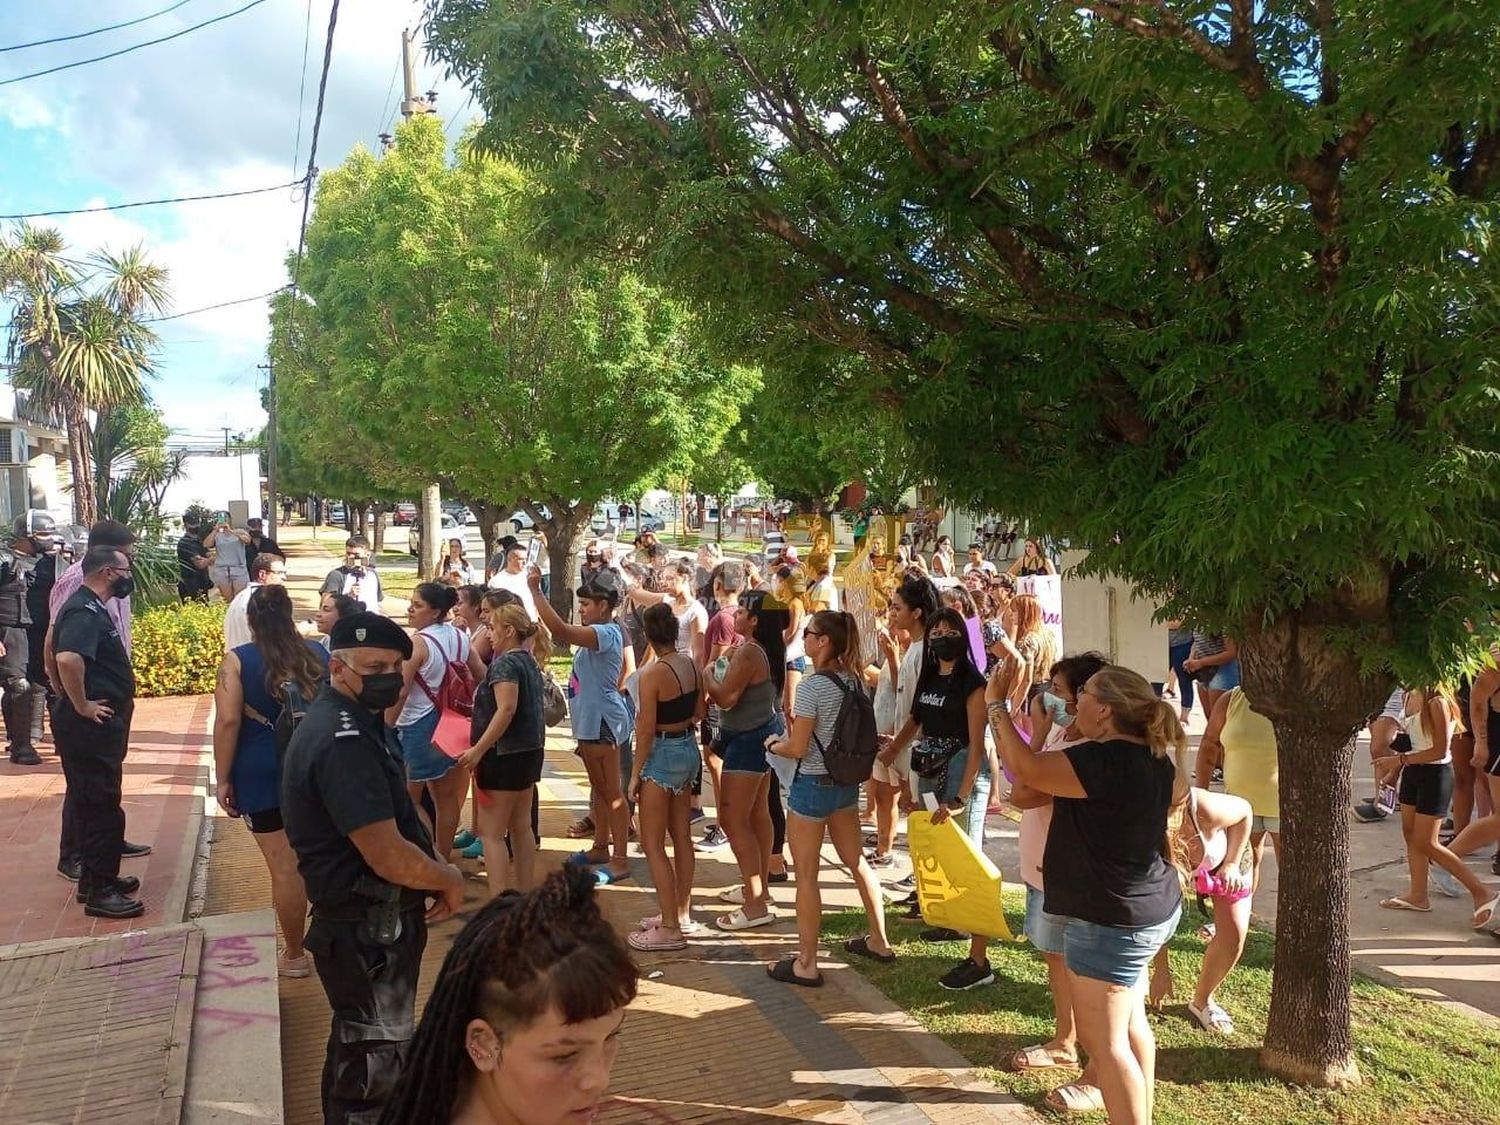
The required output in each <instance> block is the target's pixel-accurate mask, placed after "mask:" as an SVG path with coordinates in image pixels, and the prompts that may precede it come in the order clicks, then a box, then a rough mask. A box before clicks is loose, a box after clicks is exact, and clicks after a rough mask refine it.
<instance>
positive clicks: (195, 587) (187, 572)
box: [177, 512, 214, 602]
mask: <svg viewBox="0 0 1500 1125" xmlns="http://www.w3.org/2000/svg"><path fill="white" fill-rule="evenodd" d="M203 534H204V533H203V524H202V521H201V520H200V519H199V517H198V514H197V513H196V512H189V513H187V514H185V515H184V516H183V517H182V538H181V539H179V540H177V597H178V599H179V600H180V601H184V602H186V601H195V602H206V601H208V593H209V591H210V590H212V589H213V588H214V580H213V579H212V578H210V577H209V576H208V568H209V567H210V566H211V565H212V564H213V558H212V557H211V556H210V555H209V553H208V548H207V547H205V546H204V545H203Z"/></svg>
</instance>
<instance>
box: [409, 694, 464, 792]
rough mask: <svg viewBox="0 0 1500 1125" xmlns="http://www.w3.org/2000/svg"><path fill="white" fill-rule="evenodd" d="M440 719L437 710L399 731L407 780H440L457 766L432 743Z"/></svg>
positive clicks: (434, 709)
mask: <svg viewBox="0 0 1500 1125" xmlns="http://www.w3.org/2000/svg"><path fill="white" fill-rule="evenodd" d="M438 718H439V716H438V709H437V708H436V707H434V708H433V709H432V710H430V711H428V712H427V714H425V715H423V716H422V717H421V718H420V719H418V720H417V721H416V722H414V723H412V724H411V725H410V726H405V727H397V728H396V741H397V742H399V743H400V744H401V758H402V760H403V761H405V762H406V780H407V781H437V780H438V779H439V778H441V777H443V776H444V775H445V774H447V772H448V771H449V770H451V769H452V768H453V766H454V761H453V759H452V758H450V757H448V755H447V754H444V753H443V752H442V751H441V750H439V749H438V748H437V747H436V746H434V745H433V744H432V736H433V735H434V734H436V733H437V725H438Z"/></svg>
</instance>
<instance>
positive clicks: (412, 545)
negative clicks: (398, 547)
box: [406, 512, 462, 558]
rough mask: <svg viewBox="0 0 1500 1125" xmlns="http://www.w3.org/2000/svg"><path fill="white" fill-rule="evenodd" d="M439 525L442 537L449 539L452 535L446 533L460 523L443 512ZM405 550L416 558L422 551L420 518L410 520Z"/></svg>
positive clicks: (457, 527) (454, 530)
mask: <svg viewBox="0 0 1500 1125" xmlns="http://www.w3.org/2000/svg"><path fill="white" fill-rule="evenodd" d="M439 526H440V527H441V528H442V529H443V532H444V536H443V537H444V538H445V539H449V538H452V536H451V535H449V534H447V533H448V532H456V531H458V529H459V527H460V526H462V525H461V524H459V522H458V521H457V520H456V519H454V518H453V517H452V516H450V515H449V514H448V513H447V512H444V513H443V517H442V523H441V524H440V525H439ZM406 550H407V553H408V554H410V555H411V556H412V558H416V557H417V556H419V555H420V554H421V553H422V521H421V520H420V519H414V520H412V522H411V530H410V531H408V532H407V533H406Z"/></svg>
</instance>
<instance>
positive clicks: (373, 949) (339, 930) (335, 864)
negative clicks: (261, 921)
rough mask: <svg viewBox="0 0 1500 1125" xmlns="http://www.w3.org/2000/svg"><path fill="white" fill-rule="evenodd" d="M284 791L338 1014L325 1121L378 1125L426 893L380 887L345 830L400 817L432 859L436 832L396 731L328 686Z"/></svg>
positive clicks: (311, 937)
mask: <svg viewBox="0 0 1500 1125" xmlns="http://www.w3.org/2000/svg"><path fill="white" fill-rule="evenodd" d="M393 627H394V626H393ZM281 786H282V788H281V815H282V819H283V820H284V821H285V822H286V835H287V840H288V841H289V842H290V843H291V845H292V849H293V850H294V851H295V852H296V853H297V867H298V870H300V871H301V873H302V881H303V883H304V884H305V885H306V887H307V898H308V901H309V902H310V903H311V905H312V915H313V917H312V923H311V925H310V926H309V927H308V931H307V940H306V945H307V949H308V952H310V953H311V954H312V956H313V963H314V965H315V966H316V967H317V970H318V977H319V979H320V980H321V981H322V982H323V991H324V992H325V993H327V995H328V1004H329V1007H331V1008H332V1009H333V1025H332V1028H331V1030H330V1033H329V1036H328V1057H327V1059H326V1061H325V1062H324V1064H323V1119H324V1121H325V1122H328V1123H330V1125H333V1123H340V1125H342V1123H345V1122H349V1123H354V1125H363V1123H366V1122H370V1123H373V1122H375V1121H376V1120H377V1119H378V1118H379V1117H380V1110H381V1107H382V1105H383V1104H384V1103H385V1101H386V1099H387V1098H389V1096H390V1093H391V1090H392V1089H393V1088H394V1086H395V1083H396V1079H397V1078H398V1077H399V1075H400V1073H401V1066H402V1063H403V1062H404V1061H405V1058H406V1051H407V1047H408V1045H409V1043H410V1041H411V1037H412V1032H413V1028H414V1024H415V1018H416V999H417V971H418V969H419V968H420V966H421V962H422V950H423V949H424V948H425V947H426V945H427V922H426V919H425V918H424V913H425V909H426V902H427V899H428V897H429V892H425V891H416V890H410V889H407V888H401V887H392V886H391V885H390V884H388V883H385V882H383V881H382V880H381V879H380V878H379V877H378V876H377V875H376V874H375V872H374V871H373V870H372V869H371V868H370V866H369V865H368V864H367V863H366V862H365V860H364V857H363V856H362V855H361V854H360V851H359V849H358V848H357V847H356V846H355V845H354V843H353V842H352V841H351V840H350V839H349V834H350V833H351V832H353V831H354V830H356V829H358V828H363V827H365V826H366V825H370V824H378V823H379V822H380V821H382V820H392V819H394V820H395V822H396V827H397V829H398V830H399V831H400V833H401V835H402V836H404V837H405V838H406V839H407V840H409V841H411V842H412V843H413V844H416V845H417V846H418V847H419V848H421V849H422V850H423V851H424V852H426V853H427V854H428V855H432V854H433V853H432V837H431V836H430V835H429V833H428V831H427V828H426V826H425V825H424V824H423V823H422V821H421V819H420V818H419V817H418V815H417V810H416V807H415V806H414V805H413V804H412V802H411V798H410V797H409V796H408V795H407V791H406V772H405V769H404V768H403V766H402V763H401V752H400V748H399V746H398V745H397V743H396V736H395V732H393V731H391V730H390V729H389V728H387V727H386V725H385V723H384V722H383V721H382V719H381V716H380V715H378V714H373V713H371V712H370V711H368V710H367V709H365V708H363V707H361V706H360V705H359V704H357V703H355V702H353V701H352V700H350V699H349V698H348V697H346V696H344V695H343V694H341V693H339V692H337V691H335V690H334V689H333V688H332V687H329V686H325V687H324V688H323V691H322V692H321V694H319V696H318V697H317V698H316V699H315V700H313V702H312V703H310V704H309V705H308V708H307V712H306V714H305V715H304V716H303V719H302V721H301V722H300V723H298V725H297V729H296V731H295V732H294V733H293V734H292V739H291V744H290V745H289V746H288V747H287V753H286V760H285V762H284V763H283V765H282V778H281Z"/></svg>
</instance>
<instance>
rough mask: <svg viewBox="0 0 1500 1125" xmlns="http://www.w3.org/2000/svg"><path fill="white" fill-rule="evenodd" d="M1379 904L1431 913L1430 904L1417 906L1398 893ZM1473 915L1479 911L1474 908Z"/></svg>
mask: <svg viewBox="0 0 1500 1125" xmlns="http://www.w3.org/2000/svg"><path fill="white" fill-rule="evenodd" d="M1380 905H1381V906H1382V907H1384V908H1385V909H1386V910H1414V911H1416V912H1417V913H1418V914H1431V913H1432V907H1431V906H1430V905H1429V906H1417V905H1416V904H1415V903H1411V902H1407V901H1406V900H1405V899H1404V898H1402V897H1401V896H1400V895H1394V896H1392V897H1391V898H1383V899H1381V900H1380ZM1474 916H1475V917H1476V918H1477V917H1478V916H1479V911H1477V910H1476V911H1475V912H1474ZM1475 928H1476V929H1477V928H1478V927H1477V926H1476V927H1475Z"/></svg>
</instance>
